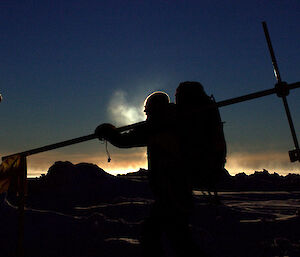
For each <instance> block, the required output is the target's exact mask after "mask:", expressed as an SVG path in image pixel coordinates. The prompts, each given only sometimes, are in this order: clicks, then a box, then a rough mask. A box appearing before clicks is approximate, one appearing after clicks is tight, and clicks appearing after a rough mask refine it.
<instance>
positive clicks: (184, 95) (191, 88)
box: [175, 81, 207, 106]
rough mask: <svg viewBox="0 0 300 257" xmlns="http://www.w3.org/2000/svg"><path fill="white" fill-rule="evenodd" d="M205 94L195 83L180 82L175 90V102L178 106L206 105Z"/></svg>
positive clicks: (201, 87) (198, 84)
mask: <svg viewBox="0 0 300 257" xmlns="http://www.w3.org/2000/svg"><path fill="white" fill-rule="evenodd" d="M206 100H207V94H206V93H205V91H204V89H203V86H202V85H201V84H200V83H199V82H196V81H185V82H181V83H180V84H179V86H178V87H177V89H176V94H175V101H176V104H177V105H178V106H190V105H202V104H206Z"/></svg>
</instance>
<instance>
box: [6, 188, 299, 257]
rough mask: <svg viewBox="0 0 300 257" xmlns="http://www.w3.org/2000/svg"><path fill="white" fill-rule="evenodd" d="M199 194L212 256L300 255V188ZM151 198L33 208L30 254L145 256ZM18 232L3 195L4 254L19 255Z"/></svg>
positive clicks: (201, 235)
mask: <svg viewBox="0 0 300 257" xmlns="http://www.w3.org/2000/svg"><path fill="white" fill-rule="evenodd" d="M2 198H3V196H2ZM195 198H196V207H195V211H194V214H193V216H192V217H191V225H192V230H193V235H194V238H195V241H196V242H197V243H198V245H199V246H200V247H201V249H203V251H205V252H206V253H207V254H208V256H213V257H227V256H228V257H229V256H230V257H235V256H236V257H243V256H245V257H246V256H249V257H250V256H251V257H253V256H257V257H259V256H290V257H291V256H295V257H296V256H300V231H299V228H300V217H299V210H300V193H299V192H249V193H247V192H244V193H243V192H235V193H222V194H221V200H222V204H221V205H212V204H208V203H207V198H206V196H203V195H202V193H200V192H196V196H195ZM151 202H152V200H151V199H150V198H147V197H143V198H137V197H128V196H126V197H122V196H119V197H117V198H116V199H115V200H114V201H110V203H99V204H97V205H96V206H76V207H74V206H73V207H72V208H71V209H70V208H67V209H65V210H63V208H62V209H61V210H38V209H37V208H36V206H35V208H34V209H33V208H28V209H27V210H26V212H25V256H27V257H35V256H36V257H41V256H42V257H68V256H70V257H71V256H72V257H79V256H80V257H89V256H91V257H92V256H93V257H96V256H101V257H106V256H107V257H108V256H109V257H122V256H123V257H126V256H130V257H138V256H139V257H140V256H142V254H141V249H140V245H139V242H138V237H139V233H140V229H141V222H142V221H143V219H144V218H145V217H146V216H147V215H148V212H149V209H150V204H151ZM16 231H17V216H16V209H15V208H14V207H13V206H11V205H9V204H8V202H7V201H3V199H2V200H1V203H0V237H1V240H0V249H1V250H0V251H1V252H0V256H3V257H5V256H7V257H10V256H14V253H15V248H16V236H17V233H16ZM166 256H170V254H167V255H166Z"/></svg>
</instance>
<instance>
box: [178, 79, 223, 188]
mask: <svg viewBox="0 0 300 257" xmlns="http://www.w3.org/2000/svg"><path fill="white" fill-rule="evenodd" d="M175 97H176V110H177V123H178V126H179V130H178V131H179V138H180V139H179V140H180V149H181V155H182V157H183V159H184V160H185V163H186V164H185V168H186V170H188V172H189V173H190V176H191V181H193V185H194V186H196V187H202V188H204V189H206V190H208V191H209V192H210V191H215V194H216V186H217V184H218V182H219V181H220V179H221V177H222V175H223V174H224V165H225V162H226V142H225V138H224V132H223V122H222V121H221V117H220V113H219V110H218V108H217V106H216V103H215V101H214V99H212V97H209V96H208V95H207V94H206V93H205V91H204V89H203V86H202V85H201V84H200V83H199V82H190V81H187V82H183V83H180V84H179V86H178V88H177V90H176V96H175Z"/></svg>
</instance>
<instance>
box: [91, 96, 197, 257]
mask: <svg viewBox="0 0 300 257" xmlns="http://www.w3.org/2000/svg"><path fill="white" fill-rule="evenodd" d="M145 112H146V114H147V120H146V123H145V124H143V125H141V126H139V127H136V128H135V129H133V130H131V131H129V132H128V133H119V132H118V131H117V130H116V128H115V127H114V126H113V125H111V124H103V125H100V126H99V127H98V128H97V129H96V131H95V133H96V134H97V135H98V137H99V138H100V139H105V140H108V141H109V142H111V143H112V144H113V145H115V146H117V147H122V148H129V147H139V146H147V156H148V170H149V183H150V186H151V189H152V191H153V194H154V198H155V202H154V204H153V207H152V210H151V214H150V217H149V218H148V219H146V221H145V222H144V225H143V232H142V236H141V245H142V247H143V249H144V253H145V255H146V256H151V257H153V256H162V254H163V246H162V244H163V238H166V240H167V242H168V244H169V245H171V248H172V249H173V251H174V252H175V253H176V256H199V255H198V254H196V255H192V252H193V250H194V249H192V245H191V235H190V231H189V220H188V218H189V214H190V211H191V209H192V189H191V187H190V183H189V181H188V179H189V178H188V176H186V174H187V173H182V172H183V170H184V169H183V166H182V165H183V164H184V163H185V162H184V161H183V160H182V155H181V150H180V144H179V143H180V142H179V138H178V134H179V133H178V124H177V120H176V119H177V115H176V109H175V106H174V104H170V100H169V97H168V95H167V94H165V93H163V92H155V93H153V94H151V95H150V96H149V97H148V98H147V99H146V101H145Z"/></svg>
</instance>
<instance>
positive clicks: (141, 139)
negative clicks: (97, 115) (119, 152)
mask: <svg viewBox="0 0 300 257" xmlns="http://www.w3.org/2000/svg"><path fill="white" fill-rule="evenodd" d="M95 134H96V135H97V136H98V138H99V139H100V140H107V141H109V142H110V143H111V144H112V145H114V146H116V147H119V148H131V147H142V146H147V135H148V133H147V125H146V124H144V125H141V126H139V127H137V128H134V129H132V130H130V131H129V132H124V133H120V132H119V131H118V130H117V128H116V127H115V126H113V125H111V124H107V123H105V124H102V125H100V126H98V127H97V128H96V130H95Z"/></svg>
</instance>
